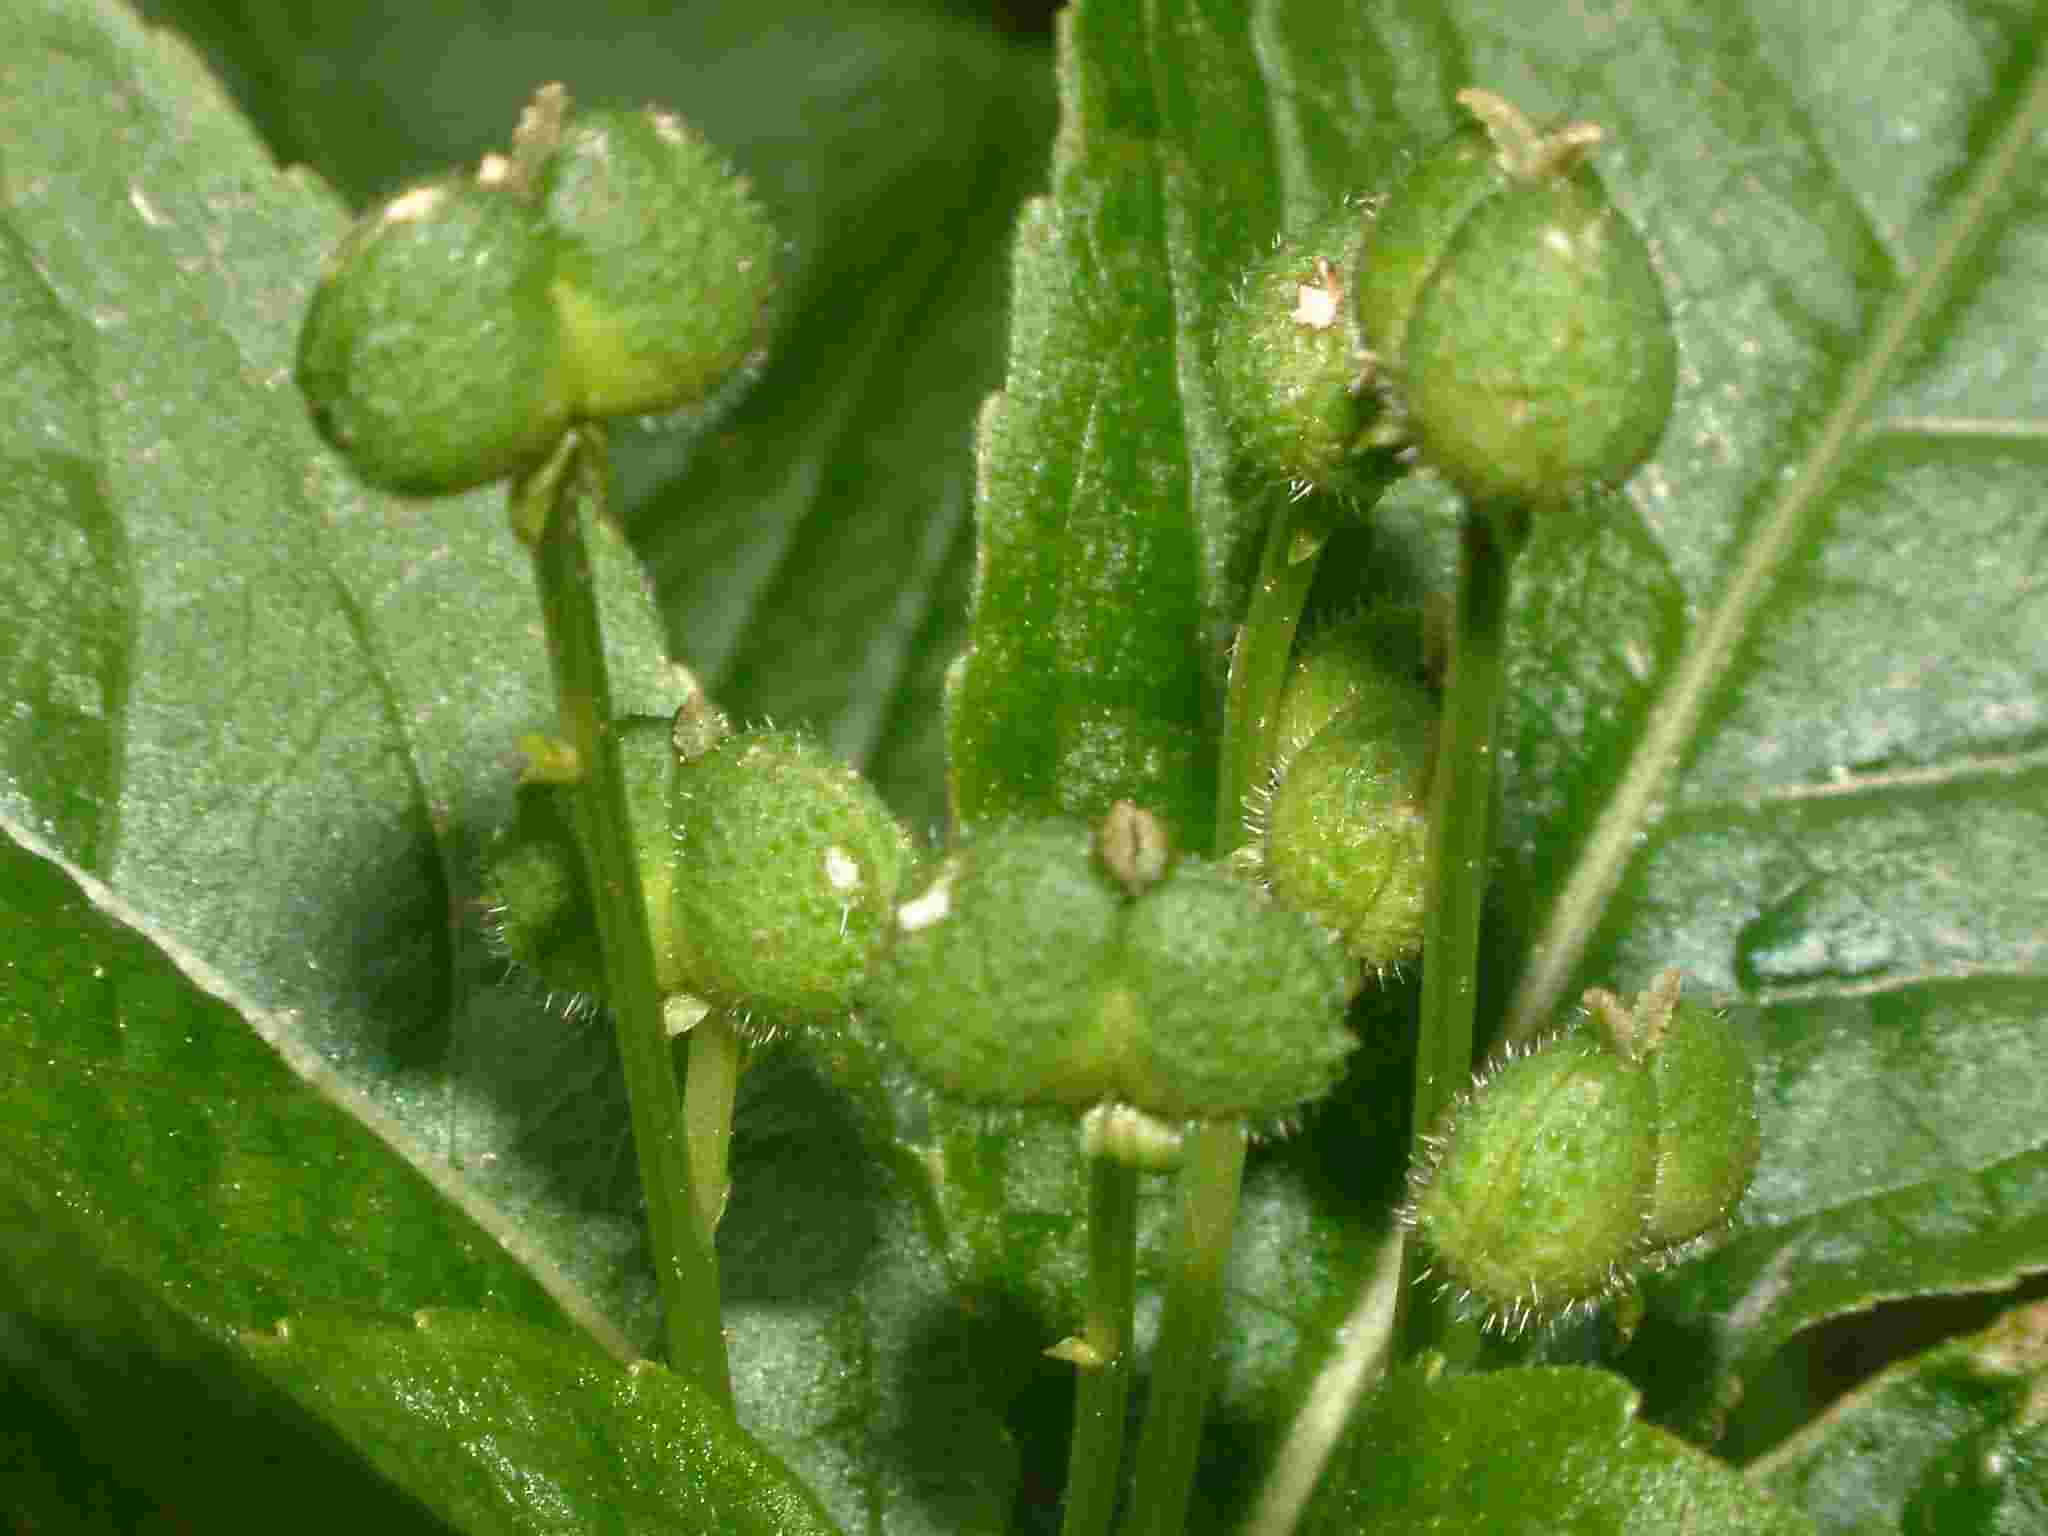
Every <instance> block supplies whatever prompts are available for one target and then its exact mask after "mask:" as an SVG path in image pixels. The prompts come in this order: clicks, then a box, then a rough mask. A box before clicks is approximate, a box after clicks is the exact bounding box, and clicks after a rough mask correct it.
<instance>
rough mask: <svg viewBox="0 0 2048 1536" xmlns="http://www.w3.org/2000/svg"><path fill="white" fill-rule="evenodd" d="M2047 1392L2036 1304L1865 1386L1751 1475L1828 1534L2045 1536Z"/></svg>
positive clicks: (2046, 1307)
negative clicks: (2039, 1535) (1994, 1535)
mask: <svg viewBox="0 0 2048 1536" xmlns="http://www.w3.org/2000/svg"><path fill="white" fill-rule="evenodd" d="M2044 1389H2048V1304H2044V1303H2041V1302H2035V1303H2033V1304H2032V1305H2030V1306H2025V1307H2016V1308H2014V1309H2013V1310H2012V1311H2010V1312H2008V1313H2007V1314H2006V1315H2005V1316H2004V1317H2002V1318H2000V1319H1999V1320H1998V1321H1997V1322H1996V1323H1993V1324H1992V1325H1991V1326H1990V1327H1989V1328H1987V1329H1985V1330H1984V1331H1983V1332H1982V1333H1979V1334H1973V1335H1971V1336H1970V1337H1968V1338H1964V1339H1958V1340H1956V1341H1954V1342H1953V1343H1950V1344H1944V1345H1942V1346H1940V1347H1939V1348H1936V1349H1930V1350H1928V1351H1927V1352H1926V1353H1925V1354H1921V1355H1916V1356H1914V1357H1913V1358H1912V1359H1910V1360H1906V1361H1903V1362H1901V1363H1900V1364H1898V1365H1895V1366H1893V1367H1892V1368H1891V1369H1890V1370H1887V1371H1885V1372H1884V1373H1883V1374H1882V1375H1880V1376H1877V1377H1874V1378H1873V1379H1872V1380H1870V1381H1868V1382H1866V1383H1864V1384H1863V1385H1862V1386H1861V1387H1859V1388H1857V1389H1856V1390H1855V1391H1854V1392H1852V1393H1851V1394H1850V1395H1849V1396H1847V1397H1845V1398H1843V1399H1842V1400H1841V1401H1839V1402H1837V1403H1836V1404H1834V1406H1832V1407H1831V1408H1829V1410H1828V1411H1827V1413H1826V1414H1825V1415H1824V1416H1822V1417H1821V1418H1820V1419H1817V1420H1816V1421H1815V1422H1814V1423H1813V1424H1811V1425H1809V1426H1808V1427H1807V1428H1806V1429H1805V1430H1803V1431H1802V1432H1801V1433H1799V1434H1798V1435H1796V1436H1794V1437H1793V1438H1792V1439H1791V1440H1789V1441H1787V1442H1786V1443H1785V1444H1784V1445H1782V1446H1780V1447H1779V1448H1778V1449H1777V1450H1776V1451H1774V1452H1773V1453H1772V1454H1771V1455H1770V1456H1769V1457H1767V1458H1765V1459H1764V1460H1762V1461H1759V1462H1756V1463H1754V1464H1753V1465H1751V1466H1750V1467H1749V1469H1748V1476H1749V1478H1750V1479H1751V1481H1753V1482H1755V1483H1756V1484H1757V1485H1758V1486H1759V1487H1762V1488H1767V1489H1769V1490H1770V1491H1771V1492H1772V1493H1774V1494H1775V1495H1777V1497H1778V1498H1780V1499H1782V1500H1783V1501H1784V1502H1786V1503H1787V1504H1793V1505H1797V1506H1799V1507H1800V1508H1803V1509H1805V1510H1806V1511H1807V1512H1808V1513H1809V1514H1811V1515H1812V1516H1813V1522H1814V1525H1815V1527H1816V1528H1817V1529H1818V1530H1820V1531H1821V1532H1823V1533H1832V1532H1836V1531H1841V1532H1850V1531H1908V1532H1921V1531H1925V1532H1929V1533H1935V1532H1953V1533H1957V1536H1964V1533H1975V1532H1980V1531H1981V1532H1986V1533H1989V1532H1994V1531H2000V1532H2002V1531H2014V1532H2017V1531H2022V1530H2027V1529H2030V1528H2038V1526H2039V1524H2040V1522H2041V1521H2042V1519H2043V1518H2044V1517H2048V1477H2044V1468H2048V1461H2044V1458H2043V1454H2042V1452H2043V1450H2044V1448H2048V1447H2044V1445H2043V1429H2042V1415H2041V1405H2042V1400H2043V1393H2044Z"/></svg>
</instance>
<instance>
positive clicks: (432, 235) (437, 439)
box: [298, 178, 572, 495]
mask: <svg viewBox="0 0 2048 1536" xmlns="http://www.w3.org/2000/svg"><path fill="white" fill-rule="evenodd" d="M553 263H554V240H553V237H552V236H551V235H550V234H549V232H548V231H547V230H546V228H545V227H544V226H543V225H542V224H541V223H540V221H539V220H538V219H537V218H536V217H535V215H534V211H533V209H532V208H531V207H530V206H529V205H528V204H527V203H526V202H524V201H523V200H522V199H520V198H519V197H517V196H515V195H514V194H513V193H512V192H510V191H509V190H506V189H505V188H503V187H499V186H496V185H490V186H486V185H482V184H480V183H479V182H477V181H474V180H469V179H463V178H455V179H450V180H445V181H435V182H428V183H426V184H425V185H423V186H418V187H414V188H412V189H411V190H410V191H407V192H403V193H400V194H399V195H398V196H397V197H394V198H392V199H391V200H390V201H389V202H387V203H384V204H383V205H382V206H380V207H378V208H376V209H373V210H372V211H371V212H369V213H367V214H365V215H364V216H363V218H362V219H361V220H360V221H358V223H357V224H356V226H355V228H354V229H353V230H352V231H351V232H350V233H349V235H348V237H347V238H346V239H345V240H344V241H343V242H342V244H341V246H340V247H339V249H337V250H336V251H335V253H334V255H333V256H332V257H331V258H330V259H329V261H328V263H327V266H326V268H325V269H324V271H323V273H322V275H321V280H320V286H319V288H318V289H317V290H316V291H315V293H314V295H313V301H312V305H311V307H310V308H309V309H308V310H307V313H306V320H305V324H304V326H303V328H302V329H301V330H300V332H299V353H298V383H299V388H300V390H301V391H302V392H303V393H304V395H305V397H306V401H307V405H308V406H309V408H310V409H311V412H312V416H313V424H314V426H315V427H317V428H318V429H319V432H320V435H321V436H322V437H324V438H326V439H327V441H328V442H329V443H331V444H332V445H333V446H334V447H335V448H336V449H337V450H339V451H340V452H341V454H342V455H343V456H344V457H345V458H346V459H347V460H348V461H349V464H350V466H351V467H352V468H353V469H354V470H355V471H356V473H357V474H359V475H361V476H362V478H363V479H364V480H366V481H368V482H369V483H371V484H372V485H376V486H380V487H383V488H384V489H387V490H394V491H400V492H404V493H407V494H411V495H441V494H447V493H450V492H454V491H461V490H467V489H469V488H470V487H472V486H478V485H484V484H488V483H489V482H491V481H493V480H499V479H503V478H504V477H505V476H507V475H510V474H514V473H517V472H518V471H520V470H522V469H525V468H527V467H529V466H530V465H532V464H534V463H536V462H537V461H539V460H540V459H541V458H543V457H544V456H545V455H546V454H547V452H548V450H549V449H550V448H551V447H552V446H553V445H554V443H555V442H556V441H557V439H559V438H560V436H561V434H562V432H563V430H564V428H565V427H566V426H567V425H568V422H569V415H570V407H571V388H572V378H571V374H570V370H569V369H568V367H567V364H566V361H565V353H564V349H563V338H562V331H561V327H560V325H559V323H558V321H557V318H556V313H555V308H554V304H553V302H552V300H551V299H550V297H549V285H550V283H551V282H552V280H553V275H554V265H553Z"/></svg>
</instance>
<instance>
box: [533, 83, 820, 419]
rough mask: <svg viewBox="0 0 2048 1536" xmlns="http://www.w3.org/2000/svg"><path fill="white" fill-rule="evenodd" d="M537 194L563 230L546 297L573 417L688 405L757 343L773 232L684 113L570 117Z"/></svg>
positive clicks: (771, 280) (771, 273) (772, 261)
mask: <svg viewBox="0 0 2048 1536" xmlns="http://www.w3.org/2000/svg"><path fill="white" fill-rule="evenodd" d="M539 195H540V202H541V209H542V212H543V214H544V216H545V218H546V220H547V222H548V224H549V226H550V227H551V228H552V229H553V231H554V232H555V234H556V236H557V237H558V239H559V241H560V256H559V258H558V260H557V264H556V273H555V282H554V299H555V303H556V305H557V306H558V307H559V309H560V312H561V315H562V321H563V325H564V328H565V330H566V333H567V338H568V343H567V350H568V354H569V357H570V360H571V362H572V364H573V365H574V370H575V389H576V403H577V409H578V411H579V412H580V413H581V414H582V415H585V416H593V417H605V416H619V415H630V414H637V413H646V412H654V411H667V410H674V409H676V408H677V407H680V406H686V405H694V404H697V403H699V402H701V401H703V400H704V399H706V398H707V397H708V396H709V395H710V394H711V393H712V392H713V391H714V390H715V389H716V388H717V387H718V386H719V384H720V383H722V382H723V381H724V380H725V378H726V377H727V376H728V375H729V374H731V373H732V372H733V371H734V370H736V369H738V368H739V367H741V366H742V365H743V364H745V363H746V362H747V361H748V360H749V358H751V357H752V356H753V355H754V354H755V353H756V352H757V351H758V350H759V348H760V347H761V346H762V344H763V342H764V341H765V339H766V335H765V325H766V316H767V310H768V300H769V299H770V297H771V296H772V295H773V293H774V291H775V284H776V274H777V268H778V257H779V254H780V251H779V244H778V241H777V239H776V236H775V231H774V230H773V229H772V228H771V227H770V226H769V223H768V220H767V218H766V216H765V215H764V214H763V213H762V211H761V209H760V207H759V205H758V204H756V203H755V202H754V200H753V198H752V196H751V195H750V194H749V192H748V190H747V186H746V183H745V182H744V181H742V180H741V179H740V178H739V177H737V176H736V175H734V174H733V172H732V171H731V169H730V168H729V167H728V166H727V165H726V163H725V161H724V160H723V158H722V157H721V156H719V155H718V154H717V152H716V151H714V150H713V149H712V148H711V146H710V145H708V144H707V143H705V142H704V140H703V139H702V138H700V137H699V136H698V135H697V134H696V133H695V132H694V131H693V130H691V129H690V128H689V127H688V126H687V125H685V124H684V123H683V122H682V121H681V120H680V119H679V118H677V117H675V116H673V115H671V114H669V113H666V112H659V111H654V110H651V109H650V110H647V111H641V112H623V111H592V112H585V113H582V114H579V115H577V116H576V117H574V118H572V119H571V120H570V121H569V122H568V123H567V124H565V125H564V127H563V128H562V131H561V137H560V140H559V142H558V143H557V145H556V147H555V149H554V151H553V153H552V154H551V155H549V156H548V158H547V160H546V162H545V164H544V165H543V167H542V170H541V177H540V192H539Z"/></svg>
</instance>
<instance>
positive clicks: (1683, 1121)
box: [1643, 1002, 1763, 1249]
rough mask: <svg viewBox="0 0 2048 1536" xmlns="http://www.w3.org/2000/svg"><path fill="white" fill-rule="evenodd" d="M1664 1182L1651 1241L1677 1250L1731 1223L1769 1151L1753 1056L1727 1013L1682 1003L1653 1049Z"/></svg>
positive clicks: (1657, 1194) (1651, 1217)
mask: <svg viewBox="0 0 2048 1536" xmlns="http://www.w3.org/2000/svg"><path fill="white" fill-rule="evenodd" d="M1649 1068H1650V1076H1651V1079H1652V1081H1653V1082H1654V1083H1655V1085H1656V1089H1657V1180H1656V1183H1655V1185H1654V1186H1653V1187H1652V1190H1651V1195H1650V1207H1649V1214H1648V1217H1647V1219H1646V1221H1645V1224H1644V1231H1643V1238H1644V1241H1645V1243H1646V1244H1648V1245H1649V1246H1650V1247H1652V1248H1656V1249H1670V1248H1675V1247H1677V1246H1679V1245H1680V1244H1683V1243H1687V1242H1690V1241H1691V1240H1692V1239H1694V1238H1696V1237H1700V1236H1702V1235H1703V1234H1705V1233H1708V1232H1711V1231H1714V1230H1715V1229H1716V1228H1718V1227H1722V1226H1725V1225H1726V1224H1727V1222H1728V1220H1729V1218H1730V1217H1731V1216H1732V1215H1733V1214H1734V1212H1735V1207H1736V1206H1737V1205H1739V1204H1740V1203H1741V1201H1742V1197H1743V1195H1744V1194H1746V1193H1747V1192H1748V1190H1749V1181H1750V1179H1751V1178H1752V1177H1754V1176H1755V1173H1756V1165H1757V1160H1758V1158H1759V1157H1760V1156H1761V1155H1762V1151H1763V1138H1762V1131H1761V1128H1760V1126H1759V1124H1758V1121H1757V1113H1756V1084H1755V1080H1754V1077H1753V1074H1752V1071H1751V1067H1750V1063H1749V1053H1748V1052H1747V1051H1746V1050H1745V1049H1744V1048H1743V1044H1742V1041H1741V1038H1740V1037H1739V1036H1737V1035H1736V1033H1735V1030H1734V1028H1733V1026H1732V1025H1731V1024H1730V1023H1729V1022H1728V1019H1727V1017H1726V1016H1725V1015H1723V1014H1718V1013H1715V1012H1713V1011H1712V1010H1711V1009H1708V1008H1703V1007H1701V1006H1700V1005H1699V1004H1697V1003H1689V1002H1680V1003H1678V1005H1677V1008H1676V1009H1675V1011H1674V1012H1673V1013H1672V1015H1671V1019H1670V1022H1669V1024H1668V1025H1667V1026H1666V1028H1665V1030H1664V1034H1663V1038H1662V1040H1660V1041H1659V1042H1658V1043H1657V1045H1656V1046H1655V1048H1654V1049H1653V1050H1652V1051H1651V1052H1650V1057H1649Z"/></svg>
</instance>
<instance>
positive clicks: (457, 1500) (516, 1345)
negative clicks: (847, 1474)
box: [238, 1310, 833, 1536]
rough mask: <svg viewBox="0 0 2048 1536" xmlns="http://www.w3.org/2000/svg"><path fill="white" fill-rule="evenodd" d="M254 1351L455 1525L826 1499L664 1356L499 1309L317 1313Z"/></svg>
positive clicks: (778, 1533) (753, 1517) (724, 1517)
mask: <svg viewBox="0 0 2048 1536" xmlns="http://www.w3.org/2000/svg"><path fill="white" fill-rule="evenodd" d="M238 1343H239V1344H240V1346H241V1348H242V1350H243V1351H244V1352H245V1353H246V1354H247V1355H248V1356H249V1358H250V1359H252V1360H253V1361H254V1362H255V1363H256V1365H257V1366H258V1367H259V1368H260V1369H261V1370H262V1371H263V1372H264V1374H266V1375H267V1376H268V1377H269V1378H270V1379H271V1380H272V1381H274V1382H276V1383H277V1384H278V1385H280V1386H282V1387H283V1388H284V1389H285V1390H286V1391H287V1392H288V1393H290V1394H291V1396H292V1397H293V1398H294V1399H296V1400H297V1401H298V1402H299V1403H300V1404H303V1405H304V1407H305V1408H306V1410H307V1411H308V1412H309V1413H311V1414H313V1415H316V1416H317V1417H319V1418H320V1419H322V1420H324V1421H325V1422H326V1423H328V1424H330V1425H332V1426H333V1427H334V1428H335V1429H337V1430H338V1431H340V1432H341V1433H342V1434H344V1435H345V1436H346V1437H347V1439H348V1441H349V1443H351V1444H352V1445H354V1446H356V1447H357V1448H358V1449H359V1450H360V1452H361V1453H362V1455H363V1457H364V1459H365V1460H366V1461H368V1462H369V1464H370V1465H371V1466H372V1467H373V1468H375V1469H376V1471H377V1472H378V1473H380V1474H381V1475H382V1476H383V1477H384V1478H385V1479H387V1480H388V1481H389V1482H390V1483H391V1485H392V1486H393V1487H396V1488H399V1489H402V1490H403V1491H404V1492H406V1493H408V1494H410V1495H412V1496H413V1497H414V1498H415V1499H417V1500H418V1501H419V1502H420V1503H421V1504H423V1505H425V1506H426V1507H428V1508H430V1509H432V1510H433V1511H434V1512H435V1513H436V1514H437V1515H438V1516H439V1517H440V1518H442V1519H443V1520H445V1521H446V1522H447V1523H448V1525H449V1526H450V1527H452V1528H453V1529H455V1530H459V1531H474V1532H478V1533H482V1532H488V1531H504V1530H518V1531H560V1532H564V1533H569V1532H577V1533H581V1532H587V1531H620V1532H629V1531H648V1532H654V1531H664V1532H666V1531H682V1532H704V1533H706V1536H713V1533H716V1536H726V1533H731V1536H751V1533H757V1532H758V1533H761V1536H809V1533H818V1536H824V1533H827V1532H830V1531H831V1530H832V1529H833V1526H832V1524H831V1522H830V1521H829V1520H827V1519H826V1518H825V1515H824V1513H823V1511H821V1510H820V1509H819V1508H818V1505H817V1501H816V1500H815V1499H814V1498H813V1497H812V1496H811V1495H810V1494H809V1493H808V1492H806V1491H805V1489H804V1488H803V1486H802V1485H801V1484H799V1483H797V1482H796V1481H795V1480H794V1479H793V1478H792V1477H791V1476H790V1475H789V1472H788V1470H787V1469H786V1468H784V1467H783V1466H782V1465H781V1464H780V1463H779V1462H778V1461H777V1460H776V1459H775V1458H774V1457H773V1456H771V1455H769V1454H767V1453H766V1452H764V1451H763V1450H762V1449H761V1448H760V1447H759V1445H757V1444H756V1443H755V1442H754V1441H753V1440H751V1439H750V1438H749V1437H748V1436H747V1435H745V1434H744V1433H743V1432H741V1430H740V1429H739V1427H738V1426H737V1425H736V1424H735V1423H734V1422H733V1420H732V1417H731V1415H730V1414H729V1413H727V1412H726V1411H725V1410H723V1409H721V1408H719V1407H718V1406H717V1405H716V1404H714V1403H712V1402H710V1401H709V1400H707V1399H706V1398H705V1396H704V1395H703V1394H702V1393H701V1392H699V1391H698V1390H697V1389H696V1388H694V1387H692V1386H691V1385H690V1384H689V1383H688V1382H685V1381H683V1380H682V1379H681V1378H679V1377H677V1376H674V1375H672V1374H671V1373H670V1372H669V1371H668V1370H667V1368H666V1367H663V1366H659V1365H655V1364H653V1363H651V1362H641V1363H639V1364H637V1365H634V1366H632V1367H630V1368H627V1367H622V1366H621V1365H620V1364H619V1363H618V1362H617V1361H615V1360H609V1359H606V1358H605V1357H604V1356H603V1355H601V1354H599V1353H597V1352H596V1351H595V1350H590V1351H588V1352H586V1353H583V1354H580V1355H579V1354H577V1353H575V1352H572V1351H565V1350H564V1349H563V1348H562V1347H561V1342H560V1340H559V1339H557V1338H555V1337H553V1336H550V1335H547V1334H542V1333H538V1332H536V1331H535V1330H533V1329H531V1328H529V1327H526V1326H524V1325H522V1324H519V1323H516V1322H512V1321H510V1320H508V1319H505V1318H502V1317H493V1316H489V1315H486V1314H484V1313H477V1312H444V1311H438V1310H436V1311H422V1312H418V1313H415V1314H414V1315H413V1316H412V1317H411V1318H409V1319H406V1320H404V1321H393V1320H388V1319H382V1318H377V1319H365V1318H362V1317H360V1316H356V1315H349V1314H328V1313H318V1312H315V1313H310V1314H306V1315H300V1316H293V1317H290V1318H287V1319H284V1320H282V1321H280V1322H279V1323H278V1325H277V1326H276V1328H275V1329H274V1330H271V1331H269V1332H267V1333H261V1334H253V1333H252V1334H244V1335H243V1336H242V1337H241V1338H240V1339H239V1340H238Z"/></svg>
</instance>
